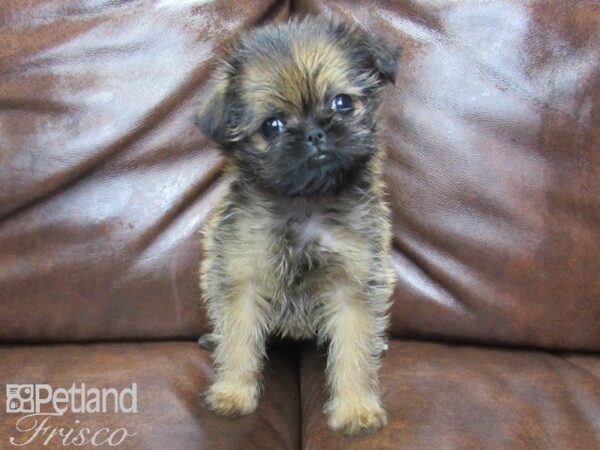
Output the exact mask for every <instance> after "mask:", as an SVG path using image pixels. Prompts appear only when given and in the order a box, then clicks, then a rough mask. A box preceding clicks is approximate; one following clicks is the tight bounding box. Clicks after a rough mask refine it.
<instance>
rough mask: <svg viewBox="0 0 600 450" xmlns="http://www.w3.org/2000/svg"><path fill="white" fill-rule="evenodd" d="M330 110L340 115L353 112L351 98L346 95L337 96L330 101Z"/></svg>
mask: <svg viewBox="0 0 600 450" xmlns="http://www.w3.org/2000/svg"><path fill="white" fill-rule="evenodd" d="M331 109H332V110H334V111H335V112H338V113H340V114H349V113H351V112H352V111H354V102H353V101H352V97H350V96H349V95H347V94H338V95H336V96H335V97H333V100H332V101H331Z"/></svg>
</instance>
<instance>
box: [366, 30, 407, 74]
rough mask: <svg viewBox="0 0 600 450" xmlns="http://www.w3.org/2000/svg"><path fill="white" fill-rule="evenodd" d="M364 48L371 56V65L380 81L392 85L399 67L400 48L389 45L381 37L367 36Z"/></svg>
mask: <svg viewBox="0 0 600 450" xmlns="http://www.w3.org/2000/svg"><path fill="white" fill-rule="evenodd" d="M366 47H367V51H368V52H369V54H370V56H371V63H372V65H373V66H374V68H375V69H376V70H377V72H378V73H379V75H380V77H381V78H382V80H385V81H389V82H390V83H392V84H394V83H395V82H396V75H397V74H398V67H399V65H400V53H401V48H400V46H398V45H392V44H390V43H389V42H387V41H386V40H385V39H384V38H383V37H381V36H369V37H368V38H367V40H366Z"/></svg>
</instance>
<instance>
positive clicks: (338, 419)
mask: <svg viewBox="0 0 600 450" xmlns="http://www.w3.org/2000/svg"><path fill="white" fill-rule="evenodd" d="M362 297H363V295H362V292H361V290H360V288H358V287H357V288H354V289H352V288H348V287H344V288H341V287H340V288H338V289H336V290H334V291H333V292H332V293H330V294H329V295H328V296H326V298H325V299H324V300H325V301H324V308H325V311H324V318H325V321H324V323H323V324H322V325H323V326H324V329H323V330H322V331H324V332H325V333H326V335H325V336H323V337H325V338H327V339H328V340H329V352H328V357H327V383H328V387H329V395H330V399H329V402H328V404H327V405H326V407H325V411H326V413H328V414H329V426H330V427H331V428H333V429H334V430H341V431H343V432H344V433H346V434H350V435H355V434H364V433H371V432H374V431H377V430H378V429H379V428H381V427H382V426H383V425H385V424H386V423H387V417H386V413H385V411H384V409H383V408H382V406H381V401H380V399H379V389H378V380H377V370H378V366H379V361H378V359H379V354H380V353H381V347H382V339H383V331H384V329H385V319H380V318H378V317H377V316H376V314H375V313H374V311H373V310H372V309H371V308H370V307H369V305H368V304H367V303H366V302H365V300H364V299H363V298H362Z"/></svg>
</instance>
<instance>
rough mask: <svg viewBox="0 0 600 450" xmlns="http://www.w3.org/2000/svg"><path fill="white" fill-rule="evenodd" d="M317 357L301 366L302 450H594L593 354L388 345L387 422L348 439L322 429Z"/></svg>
mask: <svg viewBox="0 0 600 450" xmlns="http://www.w3.org/2000/svg"><path fill="white" fill-rule="evenodd" d="M320 353H321V352H318V351H316V350H315V349H314V348H308V349H307V350H306V352H305V354H304V356H303V359H302V362H301V380H300V383H301V386H302V394H301V396H302V411H303V422H302V436H303V438H302V442H303V448H306V449H311V450H320V449H326V450H335V449H338V450H363V449H371V448H373V449H378V450H396V449H401V448H402V449H404V448H406V449H411V450H419V449H423V450H430V449H461V450H470V449H473V450H475V449H479V450H481V449H490V450H493V449H499V448H501V449H505V450H510V449H514V450H525V449H531V450H534V449H535V450H543V449H548V450H554V449H569V450H588V449H592V448H600V357H599V356H598V355H583V354H580V355H576V354H562V355H559V354H551V353H544V352H534V351H525V350H508V349H486V348H477V347H469V346H458V345H444V344H433V343H417V342H401V341H397V340H394V341H392V342H391V343H390V349H389V351H388V352H387V354H386V355H385V356H384V358H383V364H382V367H381V370H380V375H381V389H382V395H383V399H384V402H385V405H386V409H387V411H388V413H389V424H388V425H387V426H386V427H384V428H383V429H382V431H381V432H380V433H378V434H375V435H371V436H365V437H359V438H347V437H344V436H342V435H340V434H339V433H334V432H332V431H331V430H329V428H327V424H326V418H325V417H324V415H323V412H322V407H323V402H324V391H323V382H324V379H323V370H324V359H323V357H322V356H321V355H320Z"/></svg>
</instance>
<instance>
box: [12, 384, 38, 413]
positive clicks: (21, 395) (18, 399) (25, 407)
mask: <svg viewBox="0 0 600 450" xmlns="http://www.w3.org/2000/svg"><path fill="white" fill-rule="evenodd" d="M33 397H34V395H33V384H7V385H6V412H7V413H33V412H35V411H34V410H35V406H34V401H33Z"/></svg>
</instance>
